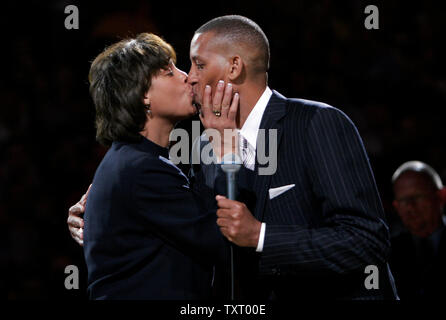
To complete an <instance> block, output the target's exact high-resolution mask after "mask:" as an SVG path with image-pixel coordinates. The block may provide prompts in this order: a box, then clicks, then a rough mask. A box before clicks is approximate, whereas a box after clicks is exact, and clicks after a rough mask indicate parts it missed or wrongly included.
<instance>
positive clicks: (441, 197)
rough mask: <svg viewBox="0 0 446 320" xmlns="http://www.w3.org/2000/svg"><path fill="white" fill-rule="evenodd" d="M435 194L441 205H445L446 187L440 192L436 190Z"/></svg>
mask: <svg viewBox="0 0 446 320" xmlns="http://www.w3.org/2000/svg"><path fill="white" fill-rule="evenodd" d="M437 194H438V196H439V198H440V201H441V204H442V205H446V187H443V188H441V189H440V190H438V191H437Z"/></svg>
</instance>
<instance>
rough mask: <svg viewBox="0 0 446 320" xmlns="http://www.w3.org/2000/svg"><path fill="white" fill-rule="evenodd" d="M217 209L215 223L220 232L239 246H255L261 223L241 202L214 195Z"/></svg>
mask: <svg viewBox="0 0 446 320" xmlns="http://www.w3.org/2000/svg"><path fill="white" fill-rule="evenodd" d="M215 199H216V200H217V204H218V207H219V209H218V210H217V216H218V219H217V224H218V226H219V227H220V231H221V233H222V234H223V235H224V236H225V237H226V238H227V239H228V240H229V241H231V242H233V243H235V244H236V245H238V246H240V247H254V248H256V247H257V244H258V242H259V236H260V229H261V226H262V223H261V222H260V221H258V220H257V219H256V218H254V216H253V215H252V214H251V212H250V211H249V210H248V208H247V207H246V205H245V204H244V203H242V202H238V201H234V200H229V199H227V198H226V197H223V196H220V195H219V196H216V198H215Z"/></svg>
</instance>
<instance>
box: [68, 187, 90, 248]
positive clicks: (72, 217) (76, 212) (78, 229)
mask: <svg viewBox="0 0 446 320" xmlns="http://www.w3.org/2000/svg"><path fill="white" fill-rule="evenodd" d="M90 188H91V184H90V186H89V187H88V190H87V192H86V193H85V194H84V195H83V196H82V198H81V199H80V200H79V202H78V203H76V204H75V205H74V206H72V207H71V208H70V210H68V220H67V223H68V230H70V233H71V237H72V238H73V239H74V240H75V241H76V242H77V243H78V244H79V245H81V246H83V245H84V219H82V218H81V216H83V214H84V212H85V204H86V203H87V198H88V193H89V192H90Z"/></svg>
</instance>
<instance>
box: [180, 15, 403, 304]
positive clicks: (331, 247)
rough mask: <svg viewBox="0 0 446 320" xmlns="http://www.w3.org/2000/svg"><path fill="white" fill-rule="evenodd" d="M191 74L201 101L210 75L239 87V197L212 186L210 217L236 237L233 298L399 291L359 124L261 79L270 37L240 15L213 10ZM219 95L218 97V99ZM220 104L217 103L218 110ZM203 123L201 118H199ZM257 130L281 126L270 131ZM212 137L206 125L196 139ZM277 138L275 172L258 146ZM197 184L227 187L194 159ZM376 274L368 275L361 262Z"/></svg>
mask: <svg viewBox="0 0 446 320" xmlns="http://www.w3.org/2000/svg"><path fill="white" fill-rule="evenodd" d="M190 57H191V62H192V66H191V70H190V72H189V78H188V81H189V82H190V83H191V84H192V85H193V86H194V92H195V100H196V102H197V104H200V103H201V100H202V96H201V93H202V92H203V91H204V87H205V86H206V85H210V86H211V87H216V94H215V95H219V96H221V95H222V94H223V90H224V89H223V86H224V85H223V84H222V83H221V81H219V80H224V82H225V83H231V85H232V88H233V90H234V91H235V92H238V93H239V96H240V106H239V117H238V118H237V124H236V125H237V127H238V128H240V138H241V145H242V147H243V152H242V153H241V157H242V160H243V163H244V165H243V167H242V169H241V172H240V175H239V187H240V189H241V194H240V198H239V199H240V200H242V201H243V202H238V201H232V200H228V199H226V198H225V197H223V196H217V197H216V200H217V203H218V206H219V208H220V209H219V210H218V211H217V215H218V217H219V218H218V220H217V223H218V225H219V226H220V229H221V231H222V233H223V234H224V235H225V236H226V237H227V238H228V240H230V241H231V242H233V243H234V244H236V245H237V254H236V276H237V283H238V290H237V293H238V295H237V297H238V298H254V297H256V298H268V297H275V298H278V299H295V298H307V299H308V298H310V299H324V298H325V299H395V298H396V297H397V295H396V290H395V287H394V284H393V278H392V275H391V272H390V269H389V267H388V264H387V257H388V253H389V247H390V245H389V233H388V227H387V223H386V221H385V216H384V212H383V208H382V205H381V201H380V197H379V194H378V190H377V187H376V184H375V180H374V176H373V173H372V170H371V167H370V164H369V160H368V157H367V154H366V151H365V149H364V146H363V143H362V140H361V138H360V136H359V133H358V131H357V129H356V127H355V125H354V124H353V123H352V121H351V120H350V119H349V118H348V117H347V116H346V115H345V114H344V113H343V112H342V111H340V110H338V109H336V108H334V107H331V106H329V105H326V104H324V103H319V102H314V101H308V100H302V99H288V98H285V97H284V96H282V95H281V94H280V93H278V92H276V91H274V90H271V89H270V88H269V87H268V85H267V70H268V67H269V44H268V40H267V38H266V36H265V34H264V33H263V31H262V30H261V29H260V27H259V26H258V25H257V24H255V23H254V22H253V21H251V20H249V19H247V18H245V17H241V16H223V17H218V18H215V19H213V20H211V21H209V22H207V23H206V24H204V25H203V26H202V27H200V28H199V29H198V30H197V31H196V32H195V35H194V38H193V39H192V42H191V50H190ZM217 100H218V99H217ZM227 107H228V106H225V105H223V106H221V109H219V108H220V105H219V103H216V104H215V106H214V109H215V110H214V112H215V113H216V114H217V115H216V116H218V115H219V112H225V110H227V109H225V108H227ZM204 125H205V127H206V124H205V123H204ZM261 129H265V130H267V131H268V130H272V129H274V130H277V131H275V132H276V133H277V136H276V137H275V138H274V139H271V138H270V136H269V135H268V134H265V139H263V138H260V135H259V132H260V130H261ZM207 143H208V141H207V139H206V137H205V136H202V137H201V139H200V143H196V145H195V147H196V148H197V150H198V151H200V150H201V149H202V148H203V147H204V146H205V145H206V144H207ZM271 146H276V147H277V158H276V160H277V167H276V168H275V169H276V170H275V172H273V174H261V170H262V169H265V167H266V166H267V165H268V164H264V163H261V162H260V161H259V154H258V153H259V149H263V150H274V148H272V149H271ZM192 172H193V176H194V178H195V181H196V183H195V184H196V187H197V189H202V190H203V191H204V189H208V190H209V189H210V190H214V192H215V194H223V192H224V190H225V187H224V183H225V182H224V179H222V173H221V169H220V168H219V166H216V165H213V164H212V163H211V164H204V163H202V164H201V165H198V166H194V167H193V171H192ZM370 265H372V266H374V268H375V270H377V274H376V275H375V276H378V277H376V278H375V280H377V281H378V282H377V283H375V284H374V285H373V286H367V285H366V283H367V281H368V280H367V278H368V274H367V273H365V270H366V269H368V268H367V266H370Z"/></svg>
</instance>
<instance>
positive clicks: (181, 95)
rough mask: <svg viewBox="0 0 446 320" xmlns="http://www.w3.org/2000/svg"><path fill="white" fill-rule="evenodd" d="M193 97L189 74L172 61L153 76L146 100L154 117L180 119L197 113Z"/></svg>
mask: <svg viewBox="0 0 446 320" xmlns="http://www.w3.org/2000/svg"><path fill="white" fill-rule="evenodd" d="M192 99H193V91H192V86H191V85H190V84H189V83H187V74H186V73H185V72H183V71H181V70H180V69H178V68H177V67H176V66H175V64H174V63H173V62H171V63H170V64H169V65H168V67H167V68H166V69H165V70H164V69H162V70H161V71H160V72H159V73H158V74H157V75H156V76H154V77H152V84H151V86H150V89H149V91H148V92H147V94H146V99H145V100H144V102H145V103H150V110H151V111H152V115H153V117H161V118H166V119H170V120H173V121H179V120H182V119H185V118H188V117H190V116H192V115H194V114H195V113H197V109H196V108H195V107H194V106H193V104H192Z"/></svg>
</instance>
